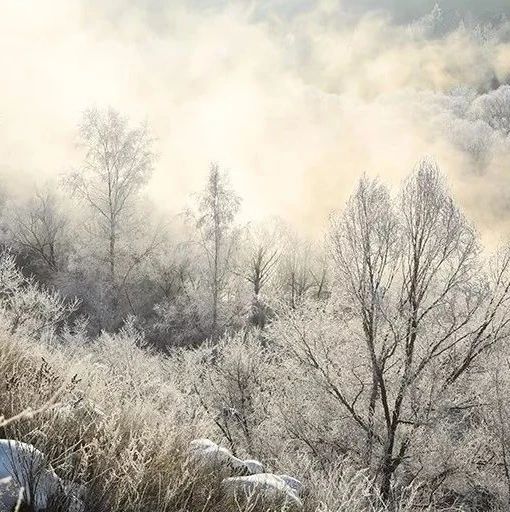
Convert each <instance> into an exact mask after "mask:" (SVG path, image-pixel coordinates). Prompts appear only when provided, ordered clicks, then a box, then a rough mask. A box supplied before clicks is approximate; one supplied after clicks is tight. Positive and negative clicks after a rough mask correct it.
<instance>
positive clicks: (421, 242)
mask: <svg viewBox="0 0 510 512" xmlns="http://www.w3.org/2000/svg"><path fill="white" fill-rule="evenodd" d="M331 243H332V249H333V257H334V267H335V271H336V279H337V284H336V286H335V289H334V300H332V301H331V302H330V304H329V305H328V307H327V309H326V310H325V309H324V308H317V307H315V306H312V313H310V314H307V315H304V316H303V314H302V313H301V312H300V311H299V310H298V311H296V312H295V313H291V314H290V315H289V316H288V318H287V320H282V322H283V324H282V325H281V326H275V329H276V330H277V333H278V334H277V338H279V337H281V338H283V340H284V341H283V342H284V344H285V346H286V347H288V348H287V350H288V353H289V356H290V357H291V358H292V359H295V360H297V361H298V362H299V364H300V365H301V366H302V368H303V371H304V372H306V374H307V379H308V380H309V381H310V382H316V383H317V386H318V389H319V390H320V389H322V390H325V391H326V392H327V395H328V396H329V397H330V398H332V399H333V401H334V402H335V403H336V404H337V406H338V408H339V410H342V411H343V413H342V417H343V418H346V417H347V418H350V420H349V421H348V422H347V423H346V424H345V425H344V427H342V432H338V436H339V439H341V438H342V436H343V435H344V432H345V431H346V430H351V431H352V433H353V435H354V434H355V433H356V432H357V433H358V435H357V436H356V438H357V439H364V442H359V443H357V442H356V443H352V442H351V443H352V444H351V448H350V450H352V454H353V455H355V456H356V457H357V458H358V460H360V463H361V464H363V465H367V466H369V467H370V468H371V471H372V475H373V476H374V477H375V478H376V479H377V480H378V482H379V484H380V489H381V493H382V495H383V497H384V498H385V499H386V500H390V499H391V493H392V482H393V479H394V475H395V473H396V472H397V471H404V470H405V471H406V472H408V473H409V474H410V475H411V476H410V477H409V478H411V479H412V478H413V476H412V475H414V476H416V474H417V473H418V472H419V471H420V469H419V467H420V457H419V455H417V452H414V455H415V457H414V458H411V461H412V462H409V459H408V457H409V454H410V453H412V451H413V449H414V450H417V446H416V443H417V440H418V439H423V438H424V437H426V436H427V432H431V431H432V429H433V428H434V426H435V425H437V424H438V423H439V422H440V421H442V420H443V419H444V418H445V417H449V415H450V414H451V411H452V410H453V409H454V408H455V406H456V405H458V404H457V403H456V398H457V394H456V390H457V389H459V386H461V385H462V383H463V382H464V380H463V379H465V378H467V377H468V376H469V375H470V371H471V370H472V369H473V368H474V367H475V365H476V363H477V361H478V360H479V358H480V356H481V355H482V354H483V353H484V352H486V351H487V350H488V349H489V348H491V347H493V346H495V344H496V343H498V342H500V341H501V340H504V339H507V337H508V335H509V329H508V327H509V323H510V313H509V310H508V303H509V300H510V252H509V251H508V250H507V251H503V252H500V253H498V255H497V256H496V257H495V258H494V259H491V260H490V261H485V260H484V259H483V258H482V256H481V253H480V249H479V244H478V236H477V233H476V232H475V230H474V229H473V227H472V226H471V225H470V224H469V223H468V222H467V221H466V219H465V217H464V216H463V214H462V212H461V211H460V210H459V209H458V208H457V207H456V206H455V204H454V202H453V200H452V198H451V196H450V194H449V191H448V189H447V187H446V185H445V183H444V180H443V178H442V177H441V174H440V173H439V170H438V169H437V167H436V166H435V164H433V163H431V162H428V161H423V162H421V163H420V165H419V166H418V168H417V169H416V171H415V172H414V173H412V174H411V176H410V177H409V178H408V179H407V180H406V181H405V182H404V184H403V186H402V190H401V193H400V196H399V197H398V198H397V199H393V198H392V197H391V195H390V193H389V191H388V189H387V188H386V187H385V186H384V185H382V184H381V183H379V182H378V181H377V180H375V181H374V180H370V179H368V178H366V177H364V178H362V179H361V181H360V183H359V185H358V187H357V189H356V191H355V192H354V194H353V195H352V197H351V198H350V200H349V201H348V203H347V206H346V208H345V209H344V211H343V213H342V214H341V215H338V216H337V217H336V218H335V220H334V222H333V225H332V231H331ZM314 311H315V312H314ZM328 324H329V326H328ZM283 342H282V343H283ZM459 396H460V395H459ZM343 421H345V419H344V420H343Z"/></svg>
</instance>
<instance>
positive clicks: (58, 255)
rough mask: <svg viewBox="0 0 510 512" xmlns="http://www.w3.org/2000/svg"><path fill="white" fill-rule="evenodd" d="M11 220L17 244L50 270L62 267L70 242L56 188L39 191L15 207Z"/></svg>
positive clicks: (10, 224) (66, 223) (65, 218)
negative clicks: (55, 192) (54, 191)
mask: <svg viewBox="0 0 510 512" xmlns="http://www.w3.org/2000/svg"><path fill="white" fill-rule="evenodd" d="M8 224H9V233H10V236H11V239H12V240H13V241H14V242H15V243H16V245H18V246H19V247H20V248H21V249H23V250H25V251H27V252H29V253H31V254H32V255H34V256H35V257H36V258H38V259H40V260H41V261H42V262H44V264H45V265H47V267H49V268H50V269H51V270H53V271H58V270H62V268H63V266H64V264H65V261H66V259H67V253H68V251H69V245H70V242H69V238H68V233H67V230H68V219H67V217H66V215H65V214H64V212H63V210H62V208H61V206H60V204H59V201H58V199H57V197H56V195H55V194H54V193H53V192H51V191H50V190H45V191H37V192H36V193H35V196H34V197H33V198H32V199H30V200H29V201H28V202H27V203H25V204H23V205H21V206H14V207H12V208H11V214H10V219H9V220H8Z"/></svg>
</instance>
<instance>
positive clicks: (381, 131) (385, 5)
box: [0, 0, 510, 233]
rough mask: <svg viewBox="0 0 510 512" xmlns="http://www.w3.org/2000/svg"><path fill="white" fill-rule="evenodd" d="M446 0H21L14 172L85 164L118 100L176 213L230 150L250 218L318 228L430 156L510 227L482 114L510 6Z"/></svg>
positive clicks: (503, 174) (2, 39)
mask: <svg viewBox="0 0 510 512" xmlns="http://www.w3.org/2000/svg"><path fill="white" fill-rule="evenodd" d="M434 3H435V2H433V1H428V0H419V1H418V0H398V1H397V0H393V1H392V0H379V1H376V0H349V1H344V2H338V1H334V0H324V1H312V0H260V1H248V0H236V1H227V0H191V1H186V2H184V1H181V2H177V1H163V0H145V1H139V2H135V1H134V0H131V1H130V0H124V1H121V0H111V1H108V0H102V1H100V0H48V1H41V0H3V1H2V2H1V3H0V45H1V46H0V47H1V50H0V55H1V64H2V78H1V79H0V132H1V133H0V135H1V143H0V173H1V175H2V177H3V178H4V183H8V184H10V185H11V186H17V187H18V189H19V188H22V187H24V186H26V185H27V184H30V183H31V182H33V181H39V182H44V181H45V180H47V179H49V178H51V177H52V176H56V175H58V174H59V173H62V172H64V171H66V170H67V169H70V168H72V167H73V166H76V165H78V164H79V161H80V153H79V151H78V150H77V148H76V146H75V143H76V125H77V123H78V121H79V119H80V113H81V112H82V111H83V109H85V108H86V107H88V106H91V105H97V106H104V105H111V106H113V107H115V108H117V109H118V110H120V111H121V112H123V113H125V114H126V115H128V116H129V117H130V118H131V119H132V120H133V121H134V122H137V121H141V120H147V121H148V122H149V125H150V126H151V128H152V131H153V134H154V136H155V137H156V139H157V141H156V149H157V152H158V155H159V159H158V163H157V168H156V171H155V173H154V177H153V179H152V181H151V183H150V185H149V187H148V190H147V192H148V194H149V195H150V196H151V197H152V198H153V199H154V200H156V201H157V202H158V204H159V205H160V206H161V207H163V208H166V209H168V210H169V211H179V210H180V209H181V208H183V207H184V206H185V204H186V201H187V199H188V197H189V195H190V193H192V192H193V191H196V190H197V189H199V188H200V187H201V186H202V184H203V181H204V178H205V176H206V173H207V168H208V164H209V162H210V161H217V162H219V163H220V165H221V166H222V167H224V168H225V169H228V170H229V171H230V173H231V176H232V181H233V182H234V185H235V187H236V188H237V189H238V191H239V193H240V194H241V196H242V197H243V199H244V203H243V204H244V214H245V216H246V217H253V218H261V217H263V216H266V215H274V214H276V215H281V216H282V217H284V218H285V219H286V220H288V221H290V222H291V223H293V224H294V225H296V226H303V227H305V228H306V229H307V230H308V231H309V232H310V231H314V230H316V229H317V228H318V227H320V226H322V225H323V224H324V222H325V220H326V218H327V215H328V213H329V212H330V211H331V209H333V208H338V207H341V205H342V203H343V201H344V199H345V197H346V196H347V195H348V193H349V192H350V190H351V188H352V186H353V184H354V182H355V180H356V179H357V177H358V176H359V175H360V174H361V173H362V172H368V173H370V174H373V175H380V176H381V177H383V178H385V179H387V180H388V181H389V182H390V183H398V181H399V180H400V178H401V177H402V176H403V175H404V174H405V173H406V172H408V171H409V170H410V169H411V168H412V167H413V165H414V164H415V163H416V162H417V160H419V159H420V158H421V157H423V156H427V155H428V156H432V157H433V158H435V159H436V160H437V161H438V163H439V165H440V166H441V167H442V168H443V169H444V170H445V172H447V173H448V176H449V177H450V181H451V184H452V187H453V189H454V191H455V193H456V195H457V197H458V198H459V200H460V201H461V203H462V204H463V206H464V207H465V208H466V210H467V211H468V213H469V215H471V216H472V217H473V218H474V219H475V220H476V222H477V223H478V225H479V226H480V228H481V229H482V230H485V231H487V230H495V231H496V232H497V233H500V232H501V233H505V232H508V231H509V230H508V227H509V226H510V223H509V222H508V221H507V220H506V219H507V217H508V215H506V214H507V213H508V210H509V209H510V201H509V198H510V194H509V193H508V192H506V189H507V188H508V187H507V182H508V177H507V175H508V170H509V169H510V167H509V166H508V165H507V164H509V163H510V159H509V158H508V156H509V155H508V151H507V148H506V141H505V140H504V138H502V137H501V136H500V134H499V133H497V131H494V130H492V129H491V128H490V127H489V126H488V125H487V124H486V123H485V122H484V121H483V119H481V118H480V115H479V110H480V105H483V102H484V101H485V100H487V99H490V97H491V95H493V94H496V93H498V94H501V93H502V92H504V90H503V89H500V90H499V92H498V91H493V89H497V87H498V86H499V85H501V84H504V83H506V81H507V79H508V77H509V76H510V36H509V33H510V30H509V27H508V24H507V23H506V22H505V21H504V20H503V18H502V16H501V15H503V14H505V13H506V14H510V2H508V0H490V1H485V2H479V1H475V0H469V1H462V0H450V1H447V0H445V1H444V2H442V3H440V7H441V14H438V13H439V11H438V10H437V9H436V10H435V11H434V12H433V14H430V13H431V12H432V10H433V7H434ZM484 94H485V96H483V95H484ZM487 95H488V96H487Z"/></svg>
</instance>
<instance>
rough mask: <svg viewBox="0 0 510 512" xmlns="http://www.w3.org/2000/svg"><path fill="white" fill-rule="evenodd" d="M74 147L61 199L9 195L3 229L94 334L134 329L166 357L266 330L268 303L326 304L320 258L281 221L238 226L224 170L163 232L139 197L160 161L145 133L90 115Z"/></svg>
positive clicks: (214, 168) (111, 116)
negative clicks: (75, 156)
mask: <svg viewBox="0 0 510 512" xmlns="http://www.w3.org/2000/svg"><path fill="white" fill-rule="evenodd" d="M79 135H80V145H79V148H80V149H81V150H82V153H83V161H82V162H81V163H80V165H79V166H77V167H76V169H75V170H73V171H72V172H70V173H68V174H67V175H65V176H64V177H63V179H62V180H61V183H60V187H58V188H57V189H55V188H54V189H49V188H43V189H40V190H36V191H35V192H34V194H33V196H32V197H30V198H29V199H28V200H19V199H17V198H15V197H13V198H9V197H7V195H6V194H4V195H3V200H2V204H1V227H2V242H3V245H4V247H5V248H8V249H9V250H10V251H11V252H13V253H14V254H15V255H16V260H17V262H18V263H19V265H20V266H21V267H22V268H23V269H24V272H25V273H26V274H27V275H30V276H33V277H34V278H35V279H36V280H37V281H38V282H39V283H42V284H44V285H45V286H47V287H49V288H51V289H53V290H56V291H58V292H59V293H60V294H61V295H62V296H64V297H69V298H71V299H73V300H74V298H78V299H79V301H80V306H79V309H78V311H77V313H76V316H77V317H78V316H79V317H80V318H81V319H83V318H86V319H87V322H88V329H89V332H90V333H91V334H95V333H98V332H100V331H101V330H107V331H116V330H118V329H119V328H120V327H121V326H122V325H123V323H124V322H125V321H126V319H127V318H129V317H136V319H137V322H138V324H139V327H140V328H143V330H144V331H145V333H146V337H147V340H148V341H149V342H150V343H152V344H153V345H154V346H157V347H159V348H160V349H162V350H167V349H169V348H170V347H175V346H182V345H196V344H198V343H201V342H203V341H205V340H207V339H217V338H218V337H219V336H220V335H221V334H222V333H224V332H226V331H227V330H235V329H238V328H240V327H245V326H249V325H253V326H257V327H263V326H264V325H265V324H266V322H267V320H268V318H269V317H270V316H271V310H272V306H271V303H272V302H275V303H277V302H280V301H283V302H286V303H289V304H291V305H292V306H293V307H295V306H296V305H297V304H298V303H299V302H300V301H301V300H302V299H303V298H304V297H307V296H312V295H314V296H316V297H317V298H322V297H325V296H327V293H328V292H327V269H326V265H325V260H324V258H322V256H321V252H322V251H321V250H320V248H318V247H314V246H313V244H312V243H310V242H309V241H307V240H306V239H304V238H301V237H299V236H298V235H297V234H296V233H294V232H293V231H292V230H291V229H290V228H289V227H288V226H285V225H284V223H283V222H281V221H279V220H272V221H270V222H268V223H267V224H264V225H254V224H248V225H241V223H240V222H239V220H238V213H239V209H240V205H241V200H240V198H239V197H238V196H237V195H236V193H235V191H234V190H233V189H232V188H231V185H230V182H229V177H228V175H227V173H225V172H223V171H222V170H221V169H220V168H219V166H218V165H217V164H212V165H211V166H210V170H209V175H208V179H207V183H205V186H204V188H203V190H202V191H200V192H199V193H198V194H197V195H196V198H195V202H194V206H193V208H190V209H189V210H188V211H186V212H183V213H182V214H181V215H179V216H176V217H175V218H173V219H169V220H168V221H161V218H158V214H157V213H156V208H155V206H154V205H151V204H150V203H149V202H148V200H147V199H146V198H145V197H144V196H143V188H144V186H145V185H146V184H147V182H148V181H149V179H150V177H151V174H152V171H153V169H154V165H155V161H156V157H155V153H154V150H153V140H152V138H151V135H150V133H149V130H148V128H147V126H145V125H140V126H134V127H133V126H131V125H130V124H129V122H128V120H127V119H126V118H125V117H123V116H122V115H121V114H119V113H118V112H116V111H114V110H112V109H107V110H104V111H102V110H97V109H91V110H87V111H86V112H85V113H84V115H83V119H82V121H81V124H80V125H79ZM159 217H161V215H160V216H159Z"/></svg>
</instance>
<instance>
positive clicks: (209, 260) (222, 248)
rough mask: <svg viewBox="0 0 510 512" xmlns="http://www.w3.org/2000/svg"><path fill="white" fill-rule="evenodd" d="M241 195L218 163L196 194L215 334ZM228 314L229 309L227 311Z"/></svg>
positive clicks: (226, 289) (235, 237)
mask: <svg viewBox="0 0 510 512" xmlns="http://www.w3.org/2000/svg"><path fill="white" fill-rule="evenodd" d="M239 207H240V199H239V197H238V196H237V194H236V193H235V192H234V191H233V190H232V188H231V186H230V183H229V179H228V176H227V174H226V173H224V172H222V171H221V170H220V168H219V166H218V165H217V164H212V165H211V167H210V170H209V176H208V180H207V185H206V187H205V188H204V190H203V191H202V193H201V194H200V195H199V198H198V208H197V212H196V214H195V215H194V222H195V228H196V231H197V235H198V236H197V240H196V241H197V243H198V245H199V247H200V251H201V253H202V255H203V257H204V260H205V264H204V272H203V278H204V281H205V284H206V287H207V290H208V295H209V300H208V309H209V315H210V334H211V336H212V337H213V338H215V337H217V336H218V334H219V331H220V323H222V320H221V318H220V317H221V316H222V313H225V307H224V305H225V302H228V293H229V292H231V291H232V290H231V289H230V286H229V285H230V284H231V280H232V276H233V272H232V271H233V268H234V258H235V256H236V248H237V241H238V235H239V233H238V229H237V227H236V224H235V220H236V215H237V213H238V211H239ZM227 316H228V313H227Z"/></svg>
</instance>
